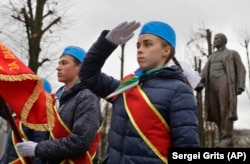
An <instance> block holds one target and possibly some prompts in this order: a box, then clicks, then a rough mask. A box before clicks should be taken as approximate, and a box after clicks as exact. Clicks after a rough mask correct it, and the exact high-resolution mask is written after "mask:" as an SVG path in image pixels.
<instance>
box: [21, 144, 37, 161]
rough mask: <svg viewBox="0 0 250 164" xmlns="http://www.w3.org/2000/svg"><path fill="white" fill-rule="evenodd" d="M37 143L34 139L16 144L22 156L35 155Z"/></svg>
mask: <svg viewBox="0 0 250 164" xmlns="http://www.w3.org/2000/svg"><path fill="white" fill-rule="evenodd" d="M36 145H37V143H36V142H33V141H24V142H18V143H17V144H16V147H17V150H18V152H19V154H20V155H21V156H22V157H31V156H35V148H36Z"/></svg>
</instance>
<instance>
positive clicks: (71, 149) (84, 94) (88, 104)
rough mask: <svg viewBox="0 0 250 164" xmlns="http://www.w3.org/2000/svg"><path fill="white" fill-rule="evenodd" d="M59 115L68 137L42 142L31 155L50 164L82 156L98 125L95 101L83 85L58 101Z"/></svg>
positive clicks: (99, 115)
mask: <svg viewBox="0 0 250 164" xmlns="http://www.w3.org/2000/svg"><path fill="white" fill-rule="evenodd" d="M59 115H60V117H61V119H62V121H63V122H64V123H65V125H66V126H67V127H68V128H69V129H70V130H71V133H70V135H69V136H68V137H64V138H59V139H53V140H52V139H51V140H47V141H42V142H40V143H38V145H37V146H36V151H35V154H36V156H38V157H40V158H41V159H48V160H49V163H50V164H57V163H60V162H61V161H62V160H64V159H70V158H72V157H75V156H79V155H82V154H83V153H85V152H86V151H87V150H88V149H89V147H90V144H91V143H92V141H93V139H94V137H95V135H96V133H97V131H98V129H99V126H100V124H101V111H100V102H99V98H98V97H97V96H96V95H95V94H93V93H92V92H91V91H90V90H89V89H87V88H86V87H85V86H84V85H83V83H77V84H75V85H74V86H73V87H72V88H70V89H69V90H67V91H64V92H63V94H62V95H61V97H60V108H59Z"/></svg>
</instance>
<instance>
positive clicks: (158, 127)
mask: <svg viewBox="0 0 250 164" xmlns="http://www.w3.org/2000/svg"><path fill="white" fill-rule="evenodd" d="M123 97H124V104H125V109H126V111H127V114H128V116H129V118H130V121H131V122H132V124H133V126H134V128H135V129H136V131H137V132H138V133H139V135H140V136H141V138H142V139H143V140H144V141H145V143H146V144H147V145H148V146H149V148H150V149H151V150H152V151H153V152H154V153H155V154H156V156H157V157H158V158H160V159H161V160H162V161H163V162H164V163H168V148H169V147H170V146H171V139H170V132H169V127H168V124H167V123H166V121H165V120H164V118H163V117H162V116H161V114H160V113H159V112H158V111H157V109H156V108H155V107H154V106H153V105H152V104H151V102H150V100H149V99H148V97H147V96H146V94H145V93H144V92H143V91H142V90H141V88H140V86H137V87H134V88H131V89H129V90H127V91H125V92H124V93H123Z"/></svg>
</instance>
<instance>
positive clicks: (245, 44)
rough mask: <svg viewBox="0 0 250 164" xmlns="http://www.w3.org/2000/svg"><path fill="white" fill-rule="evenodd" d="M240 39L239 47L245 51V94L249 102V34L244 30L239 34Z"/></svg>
mask: <svg viewBox="0 0 250 164" xmlns="http://www.w3.org/2000/svg"><path fill="white" fill-rule="evenodd" d="M240 35H241V36H240V37H241V38H242V43H241V45H242V46H243V47H244V48H245V51H246V58H247V68H248V69H247V70H248V80H249V81H248V82H249V83H248V85H246V93H247V96H248V99H249V100H250V91H249V89H250V56H249V43H250V34H249V33H248V32H247V30H244V31H243V32H242V33H241V34H240Z"/></svg>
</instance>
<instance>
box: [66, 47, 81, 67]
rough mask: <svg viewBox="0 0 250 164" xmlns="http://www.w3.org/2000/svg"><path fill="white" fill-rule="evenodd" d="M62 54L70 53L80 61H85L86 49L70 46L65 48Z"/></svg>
mask: <svg viewBox="0 0 250 164" xmlns="http://www.w3.org/2000/svg"><path fill="white" fill-rule="evenodd" d="M62 55H70V56H72V57H74V58H76V59H77V60H78V61H79V62H80V63H81V62H82V61H83V58H84V56H85V55H86V52H85V50H84V49H82V48H80V47H77V46H68V47H66V48H65V49H64V51H63V53H62Z"/></svg>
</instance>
